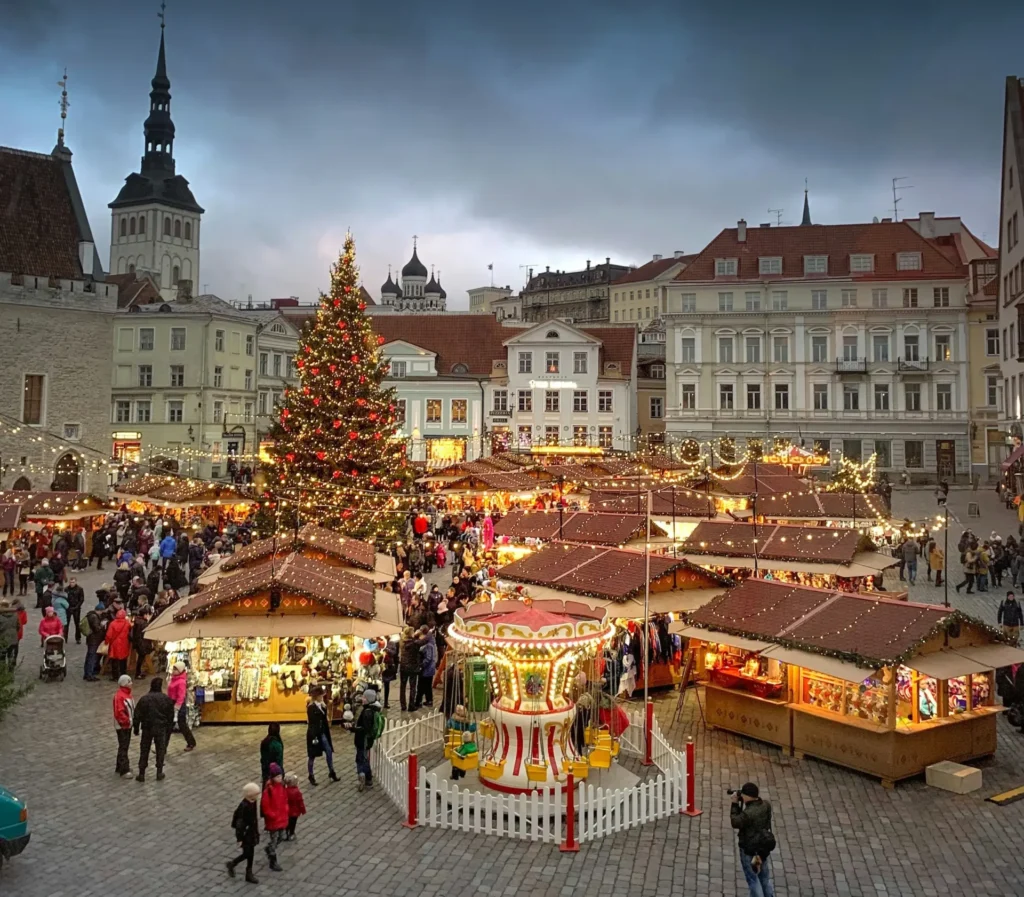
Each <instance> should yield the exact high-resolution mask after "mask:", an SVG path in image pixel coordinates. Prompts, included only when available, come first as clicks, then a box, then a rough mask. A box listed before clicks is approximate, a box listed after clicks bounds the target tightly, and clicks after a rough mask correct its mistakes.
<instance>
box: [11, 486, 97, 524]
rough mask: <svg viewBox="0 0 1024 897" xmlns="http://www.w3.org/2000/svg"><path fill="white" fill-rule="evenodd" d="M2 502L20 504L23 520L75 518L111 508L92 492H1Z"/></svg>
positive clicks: (89, 515)
mask: <svg viewBox="0 0 1024 897" xmlns="http://www.w3.org/2000/svg"><path fill="white" fill-rule="evenodd" d="M0 504H5V505H7V504H10V505H20V506H21V520H22V521H25V520H26V519H28V518H30V517H35V518H37V519H38V518H42V519H45V520H75V519H79V518H82V517H91V516H92V515H93V514H102V513H104V512H105V511H107V510H109V508H108V506H107V504H106V502H104V501H103V499H102V498H99V497H97V496H95V495H93V494H92V493H90V492H21V491H17V490H12V491H8V492H0Z"/></svg>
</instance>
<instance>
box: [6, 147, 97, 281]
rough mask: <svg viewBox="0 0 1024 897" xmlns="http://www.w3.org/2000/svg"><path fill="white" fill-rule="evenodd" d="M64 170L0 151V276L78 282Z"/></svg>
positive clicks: (53, 161) (45, 159) (49, 160)
mask: <svg viewBox="0 0 1024 897" xmlns="http://www.w3.org/2000/svg"><path fill="white" fill-rule="evenodd" d="M64 164H65V163H64V162H62V161H61V160H60V159H57V158H55V157H54V156H44V155H43V154H41V153H29V152H25V151H23V150H16V149H10V148H8V147H0V271H4V272H7V273H9V274H24V275H27V276H34V277H46V278H49V277H57V278H64V279H69V280H71V279H74V280H81V279H82V277H83V274H82V265H81V262H79V260H78V243H79V240H81V239H82V236H81V234H80V231H79V226H78V219H77V217H76V215H75V209H74V205H73V204H72V201H71V194H70V192H69V190H68V184H67V180H66V178H65V174H64ZM96 274H97V276H101V272H96Z"/></svg>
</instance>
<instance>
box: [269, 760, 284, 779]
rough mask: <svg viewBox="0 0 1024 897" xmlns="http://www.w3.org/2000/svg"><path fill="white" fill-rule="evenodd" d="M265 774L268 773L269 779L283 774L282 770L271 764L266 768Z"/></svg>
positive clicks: (275, 764)
mask: <svg viewBox="0 0 1024 897" xmlns="http://www.w3.org/2000/svg"><path fill="white" fill-rule="evenodd" d="M267 772H269V773H270V775H271V778H273V777H274V776H279V775H281V773H283V772H284V770H283V769H281V767H280V766H279V765H278V764H277V763H271V764H270V766H269V767H267Z"/></svg>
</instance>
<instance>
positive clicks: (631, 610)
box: [497, 542, 732, 689]
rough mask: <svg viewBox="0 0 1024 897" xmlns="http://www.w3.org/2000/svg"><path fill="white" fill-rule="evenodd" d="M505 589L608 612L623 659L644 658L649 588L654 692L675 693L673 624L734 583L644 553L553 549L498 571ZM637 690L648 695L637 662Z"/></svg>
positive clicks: (560, 545)
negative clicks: (628, 655)
mask: <svg viewBox="0 0 1024 897" xmlns="http://www.w3.org/2000/svg"><path fill="white" fill-rule="evenodd" d="M497 578H498V580H499V582H511V583H522V584H524V585H529V587H530V593H531V595H532V596H533V597H534V598H544V599H547V598H551V599H557V600H561V601H565V600H568V599H571V600H576V601H583V602H585V603H587V604H590V605H591V606H593V607H603V608H607V610H608V613H609V614H610V615H611V616H612V617H613V618H614V620H615V624H616V627H617V630H618V632H619V637H620V643H621V644H622V645H623V649H624V651H631V652H632V653H633V655H634V657H635V658H642V651H638V650H637V645H636V643H635V640H636V639H639V638H641V637H643V636H644V633H643V631H642V627H643V622H644V593H645V588H646V586H647V584H648V582H649V583H650V601H649V612H650V617H649V621H648V626H649V629H648V632H647V633H646V637H648V638H649V639H650V640H651V645H652V652H651V655H650V656H651V669H650V680H649V681H650V685H651V687H655V688H657V687H664V686H671V685H673V684H674V683H675V682H676V679H677V678H678V676H679V674H680V668H679V659H680V656H681V655H680V651H679V649H680V645H677V644H675V643H674V642H673V640H672V639H671V634H670V632H669V627H670V625H671V623H672V621H673V620H674V619H677V618H679V617H681V616H682V615H683V614H685V613H687V612H689V611H692V610H695V609H696V608H698V607H701V606H703V605H704V604H706V603H707V602H709V601H711V600H712V599H714V598H715V597H717V596H718V595H720V594H721V593H722V592H723V591H724V590H725V589H727V588H729V587H730V586H731V585H732V581H731V580H729V579H727V578H726V577H723V576H719V575H717V574H714V573H711V572H710V571H707V570H704V569H702V568H700V567H698V566H696V565H694V564H691V563H689V562H688V561H686V560H684V559H683V558H672V557H668V556H666V555H657V554H652V555H651V556H650V580H648V578H647V558H646V557H645V554H644V552H642V551H632V550H626V549H618V548H605V547H601V546H594V545H573V544H569V543H564V542H553V543H551V544H550V545H549V546H547V547H545V548H542V549H540V550H538V551H537V552H535V553H534V554H532V555H530V556H529V557H526V558H523V559H521V560H519V561H516V562H514V563H512V564H509V565H508V566H506V567H502V568H501V569H500V570H499V571H498V575H497ZM637 670H638V674H637V687H638V688H641V689H642V688H643V679H642V666H641V663H640V660H639V659H638V660H637Z"/></svg>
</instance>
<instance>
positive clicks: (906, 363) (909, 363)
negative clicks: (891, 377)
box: [896, 358, 928, 374]
mask: <svg viewBox="0 0 1024 897" xmlns="http://www.w3.org/2000/svg"><path fill="white" fill-rule="evenodd" d="M896 370H897V371H899V372H900V373H901V374H925V373H927V372H928V359H927V358H897V359H896Z"/></svg>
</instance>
